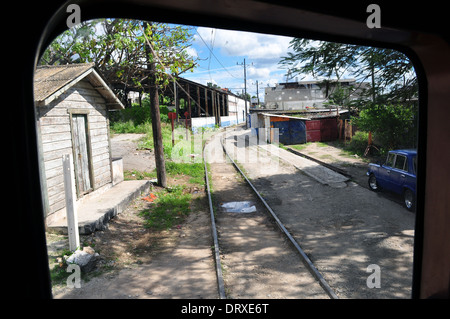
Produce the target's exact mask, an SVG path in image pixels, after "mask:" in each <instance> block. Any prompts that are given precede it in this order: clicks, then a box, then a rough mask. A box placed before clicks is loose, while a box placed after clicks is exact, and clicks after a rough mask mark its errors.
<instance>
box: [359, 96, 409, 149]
mask: <svg viewBox="0 0 450 319" xmlns="http://www.w3.org/2000/svg"><path fill="white" fill-rule="evenodd" d="M416 114H417V110H416V109H415V107H413V106H407V105H391V104H387V105H377V104H371V105H368V106H366V107H365V108H364V109H363V110H362V111H361V112H360V114H359V117H353V118H352V121H354V123H355V124H356V125H357V126H358V127H359V128H360V129H362V130H364V131H367V132H369V131H371V132H372V133H373V134H374V139H376V140H377V142H378V144H380V146H381V147H382V148H386V149H395V148H399V147H415V146H416V145H415V144H416V131H417V120H416Z"/></svg>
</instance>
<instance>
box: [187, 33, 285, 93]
mask: <svg viewBox="0 0 450 319" xmlns="http://www.w3.org/2000/svg"><path fill="white" fill-rule="evenodd" d="M291 40H292V38H290V37H282V36H275V35H268V34H259V33H250V32H242V31H232V30H223V29H213V28H206V27H195V28H194V41H193V44H192V46H191V47H189V48H188V53H189V54H191V55H192V56H194V57H196V58H197V63H198V67H197V68H196V69H195V70H194V72H193V73H190V72H187V73H184V74H183V75H182V77H184V78H186V79H189V80H191V81H195V82H197V83H200V84H203V85H206V84H207V83H208V82H212V83H214V84H217V85H218V86H220V87H222V88H229V89H230V90H231V91H232V92H233V93H236V92H242V90H243V89H244V66H243V63H244V59H245V63H246V66H247V67H246V68H247V92H248V93H249V94H250V95H251V96H257V90H256V89H257V88H256V82H257V81H258V88H259V90H258V91H259V98H260V100H261V101H264V88H265V87H267V86H268V85H269V86H275V84H276V83H279V82H285V77H286V69H281V68H280V66H279V65H278V62H279V61H280V60H281V57H282V56H285V55H287V52H288V50H289V42H290V41H291Z"/></svg>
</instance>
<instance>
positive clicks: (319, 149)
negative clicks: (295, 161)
mask: <svg viewBox="0 0 450 319" xmlns="http://www.w3.org/2000/svg"><path fill="white" fill-rule="evenodd" d="M336 144H337V142H328V143H308V144H306V146H305V147H304V148H302V150H299V151H298V152H300V153H302V154H305V155H308V156H310V157H313V158H315V159H317V160H319V161H322V162H324V163H327V164H330V165H332V166H334V167H337V168H339V169H342V170H344V171H345V172H346V173H347V174H349V176H350V179H351V180H352V181H353V182H355V183H357V184H358V185H359V186H361V187H364V188H366V189H369V185H368V177H367V175H366V172H367V168H368V165H369V163H370V162H372V163H376V162H377V161H378V160H380V159H379V158H375V157H364V158H362V157H360V156H358V155H356V154H353V155H349V154H347V153H346V152H343V151H342V150H341V148H339V147H337V146H335V145H336ZM378 195H379V196H381V197H384V198H386V199H389V200H391V201H393V202H395V203H397V204H399V205H401V206H402V205H403V198H402V196H400V195H397V194H393V193H388V192H382V193H379V194H378Z"/></svg>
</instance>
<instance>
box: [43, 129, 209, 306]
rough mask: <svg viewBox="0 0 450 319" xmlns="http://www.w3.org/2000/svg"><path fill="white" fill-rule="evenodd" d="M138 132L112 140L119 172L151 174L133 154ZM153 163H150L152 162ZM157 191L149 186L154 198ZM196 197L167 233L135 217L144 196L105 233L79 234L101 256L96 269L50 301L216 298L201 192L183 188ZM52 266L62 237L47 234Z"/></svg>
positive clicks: (145, 156) (140, 155)
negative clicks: (121, 167) (121, 164)
mask: <svg viewBox="0 0 450 319" xmlns="http://www.w3.org/2000/svg"><path fill="white" fill-rule="evenodd" d="M140 137H141V136H140V135H139V134H120V135H116V136H115V137H114V138H112V152H113V156H121V157H123V161H124V169H129V170H133V169H136V170H140V171H144V170H150V168H151V165H152V164H151V163H154V158H151V159H150V162H151V163H149V157H150V156H151V155H150V154H152V153H151V152H150V153H145V151H137V150H136V147H137V141H138V139H139V138H140ZM153 165H154V164H153ZM187 179H188V177H177V179H176V180H174V179H171V178H169V179H168V184H169V185H176V184H187ZM161 190H162V189H161V188H159V187H155V186H153V187H152V190H151V192H152V193H154V194H156V195H157V194H158V192H159V191H161ZM187 191H191V192H192V197H193V198H197V200H194V201H193V203H194V204H193V205H191V213H190V215H189V216H188V217H187V218H186V219H185V220H180V223H179V224H178V225H176V226H175V227H173V228H171V229H167V230H161V231H157V230H150V229H148V228H145V227H144V219H143V218H142V217H141V216H140V215H139V213H140V212H141V211H142V210H144V209H146V208H148V206H149V205H152V204H151V203H149V202H147V201H145V200H142V198H143V197H145V196H146V195H148V194H143V195H142V196H141V197H138V198H137V199H136V200H134V201H133V202H132V203H131V204H130V205H129V206H128V208H127V209H126V210H125V211H124V212H123V213H121V214H120V215H118V216H116V217H115V218H114V219H112V220H111V221H110V223H109V224H108V228H107V229H106V230H105V231H97V232H95V233H93V234H91V235H88V236H80V237H81V238H80V242H81V243H82V245H83V246H91V247H93V248H94V250H95V251H96V252H98V253H99V254H100V262H99V263H98V265H97V269H96V270H95V271H94V272H92V273H90V274H88V276H84V277H82V283H81V288H79V289H77V288H72V289H71V288H68V287H66V284H65V282H63V283H62V284H59V285H56V286H54V288H53V295H54V298H57V299H59V298H64V299H66V298H75V299H116V298H120V299H124V298H125V299H143V298H145V299H149V298H195V299H202V298H218V290H217V283H216V282H217V277H216V274H215V268H214V260H213V257H212V251H211V245H212V237H211V230H210V213H209V211H208V209H207V207H208V206H207V202H206V197H205V192H204V191H203V190H197V189H195V190H194V189H188V190H187ZM47 242H48V247H49V255H50V263H51V267H52V266H53V265H55V258H56V256H57V255H58V252H60V251H61V250H62V249H63V248H67V247H68V243H67V239H66V238H65V237H63V236H56V235H52V234H48V235H47Z"/></svg>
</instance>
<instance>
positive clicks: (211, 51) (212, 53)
mask: <svg viewBox="0 0 450 319" xmlns="http://www.w3.org/2000/svg"><path fill="white" fill-rule="evenodd" d="M195 32H197V34H198V36H199V37H200V39H201V40H202V42H203V43H204V44H205V46H206V47H207V48H208V50H209V52H210V53H211V54H210V60H211V55H212V56H213V57H214V58H215V59H216V60H217V62H219V64H220V65H221V66H222V68H223V69H224V70H225V71H227V73H228V74H229V75H231V76H232V77H233V78H235V79H240V77H237V76H234V75H233V74H231V73H230V71H228V69H227V68H226V67H225V66H224V65H223V64H222V62H220V60H219V59H218V58H217V57H216V55H215V54H214V52H213V50H212V49H211V48H210V47H209V46H208V45H207V44H206V41H205V40H204V39H203V37H202V36H201V35H200V33H198V31H197V30H195ZM214 38H215V37H214ZM214 41H215V39H214ZM208 69H209V65H208ZM211 82H212V81H211Z"/></svg>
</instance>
